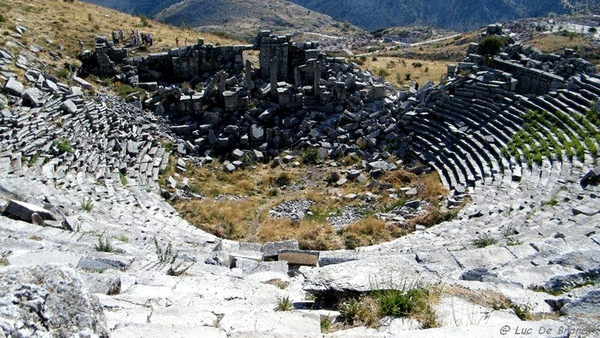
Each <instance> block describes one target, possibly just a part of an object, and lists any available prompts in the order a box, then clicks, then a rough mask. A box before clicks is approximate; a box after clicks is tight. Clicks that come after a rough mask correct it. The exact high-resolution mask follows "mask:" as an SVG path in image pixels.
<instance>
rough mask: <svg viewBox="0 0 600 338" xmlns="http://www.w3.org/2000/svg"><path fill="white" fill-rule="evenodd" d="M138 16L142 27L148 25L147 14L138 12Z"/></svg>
mask: <svg viewBox="0 0 600 338" xmlns="http://www.w3.org/2000/svg"><path fill="white" fill-rule="evenodd" d="M139 18H140V22H141V23H142V26H144V27H148V26H149V24H148V17H147V16H145V15H144V14H140V15H139Z"/></svg>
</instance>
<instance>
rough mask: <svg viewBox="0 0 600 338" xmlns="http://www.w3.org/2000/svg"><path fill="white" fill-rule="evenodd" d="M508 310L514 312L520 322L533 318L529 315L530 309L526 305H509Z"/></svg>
mask: <svg viewBox="0 0 600 338" xmlns="http://www.w3.org/2000/svg"><path fill="white" fill-rule="evenodd" d="M510 308H511V309H512V310H513V311H514V312H515V315H517V317H519V319H521V320H531V319H532V318H533V314H532V313H531V308H530V307H529V306H527V305H517V304H514V303H513V304H511V306H510Z"/></svg>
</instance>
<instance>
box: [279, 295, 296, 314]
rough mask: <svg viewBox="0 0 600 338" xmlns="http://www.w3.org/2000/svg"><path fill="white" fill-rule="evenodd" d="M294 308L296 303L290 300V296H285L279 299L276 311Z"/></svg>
mask: <svg viewBox="0 0 600 338" xmlns="http://www.w3.org/2000/svg"><path fill="white" fill-rule="evenodd" d="M293 309H294V304H293V303H292V301H291V300H290V297H288V296H285V297H281V298H278V299H277V307H275V311H291V310H293Z"/></svg>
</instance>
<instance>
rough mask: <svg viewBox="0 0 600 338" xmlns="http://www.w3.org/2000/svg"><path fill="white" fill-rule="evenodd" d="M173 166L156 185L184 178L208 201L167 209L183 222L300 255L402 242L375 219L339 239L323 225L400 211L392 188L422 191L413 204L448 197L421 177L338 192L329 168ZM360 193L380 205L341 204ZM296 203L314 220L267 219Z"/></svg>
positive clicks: (401, 175)
mask: <svg viewBox="0 0 600 338" xmlns="http://www.w3.org/2000/svg"><path fill="white" fill-rule="evenodd" d="M175 162H176V161H175V159H174V158H173V159H172V160H171V162H170V164H169V166H168V167H167V169H166V170H165V171H164V172H163V173H162V175H161V176H160V179H159V184H160V185H161V186H162V187H163V188H165V189H167V190H171V189H170V188H169V187H168V184H167V177H169V176H172V177H174V178H176V179H177V181H178V182H181V181H182V180H183V177H184V176H185V177H188V179H189V182H190V183H189V186H190V190H191V191H192V192H194V193H196V194H201V195H203V196H206V198H205V199H179V200H175V201H173V202H172V203H173V206H174V207H175V209H176V210H178V211H179V212H180V213H181V214H182V216H183V217H184V218H185V219H186V220H188V222H190V223H191V224H193V225H195V226H198V227H200V228H202V229H204V230H205V231H208V232H210V233H213V234H215V235H217V236H220V237H224V238H229V239H237V240H245V241H258V242H268V241H280V240H287V239H297V240H298V241H299V244H300V247H301V248H302V249H307V250H334V249H341V248H349V249H353V248H355V247H358V246H366V245H373V244H378V243H381V242H385V241H390V240H392V239H394V238H398V237H400V236H403V235H405V234H406V233H407V232H408V230H407V229H405V228H400V227H398V226H396V225H392V224H387V223H386V222H384V221H382V220H380V219H378V218H376V217H375V216H365V218H363V219H362V220H359V221H357V222H355V223H354V224H351V225H350V226H348V227H347V228H346V229H344V230H343V231H336V230H335V229H334V228H333V227H332V226H331V225H329V223H328V221H327V218H328V217H329V216H332V215H339V214H340V211H341V210H342V209H343V208H344V207H347V206H353V207H358V208H361V209H362V208H366V210H367V211H373V213H374V212H376V211H378V210H389V209H390V208H393V207H395V206H399V205H402V204H403V203H404V202H405V201H406V198H403V197H401V198H399V199H393V198H391V197H390V196H389V192H388V191H387V187H389V186H392V187H393V188H395V189H398V188H402V187H408V186H411V187H417V186H419V187H421V188H420V189H421V191H420V193H419V194H418V195H417V196H415V198H419V199H422V200H426V201H428V202H430V201H436V203H437V201H438V200H439V195H440V194H442V195H443V194H444V193H445V190H444V189H443V187H442V186H441V183H440V182H439V180H437V177H436V176H435V174H426V175H419V176H418V175H415V174H412V173H410V172H408V171H406V170H403V169H400V170H396V171H394V172H391V173H387V174H385V175H384V176H383V177H382V179H381V183H377V182H371V181H369V180H367V181H365V182H363V183H361V182H358V181H357V182H348V183H346V184H345V185H344V187H340V188H337V187H334V186H333V185H331V184H330V183H328V182H327V178H328V176H329V174H330V173H331V171H332V169H331V168H324V167H318V166H309V165H306V166H299V167H286V168H282V167H276V168H271V166H270V165H268V164H258V165H257V166H256V167H254V168H248V169H243V170H237V171H235V172H233V173H225V172H223V171H222V168H221V165H220V164H219V163H214V164H209V165H205V166H203V167H195V166H194V165H191V164H188V165H187V166H186V172H185V173H184V172H181V173H176V172H175V167H174V163H175ZM340 162H341V161H340ZM349 168H352V166H348V167H338V168H336V169H335V170H339V171H343V170H346V169H349ZM365 192H370V193H372V194H374V195H375V196H377V199H376V200H374V201H371V202H369V203H368V204H365V202H364V201H362V200H361V199H359V198H357V199H345V198H342V197H341V196H345V195H346V194H349V193H354V194H357V195H359V194H361V193H365ZM427 194H431V195H427ZM222 195H231V196H237V197H238V198H237V200H235V201H231V200H229V199H227V198H221V199H218V200H216V199H215V197H218V196H222ZM301 199H307V200H310V201H312V202H313V204H312V206H311V207H310V211H311V214H307V215H306V217H304V218H303V219H302V220H299V221H291V220H289V219H273V218H272V217H271V216H270V215H269V211H270V210H271V209H272V208H273V207H275V206H276V205H278V204H280V203H282V202H285V201H293V200H301ZM430 203H431V202H430ZM437 211H438V210H437V209H435V210H434V209H432V212H434V214H433V215H432V216H427V215H428V214H427V213H425V214H424V216H423V217H431V220H429V221H427V224H428V225H429V224H433V222H436V221H437V222H439V221H440V220H443V219H447V218H446V217H447V216H446V213H442V216H440V213H438V212H437ZM366 214H367V215H368V214H372V213H369V212H367V213H366Z"/></svg>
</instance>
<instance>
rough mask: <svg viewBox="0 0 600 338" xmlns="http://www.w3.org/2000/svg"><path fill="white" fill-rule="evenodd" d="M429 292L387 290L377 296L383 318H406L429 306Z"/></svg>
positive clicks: (419, 290)
mask: <svg viewBox="0 0 600 338" xmlns="http://www.w3.org/2000/svg"><path fill="white" fill-rule="evenodd" d="M427 296H428V295H427V290H425V289H409V290H406V291H401V290H385V291H382V292H381V293H380V294H378V295H376V296H375V298H376V300H377V305H378V306H379V311H380V313H381V315H382V316H393V317H405V316H408V315H410V314H411V313H413V312H415V311H416V310H417V309H422V308H424V307H425V306H426V305H427Z"/></svg>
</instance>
